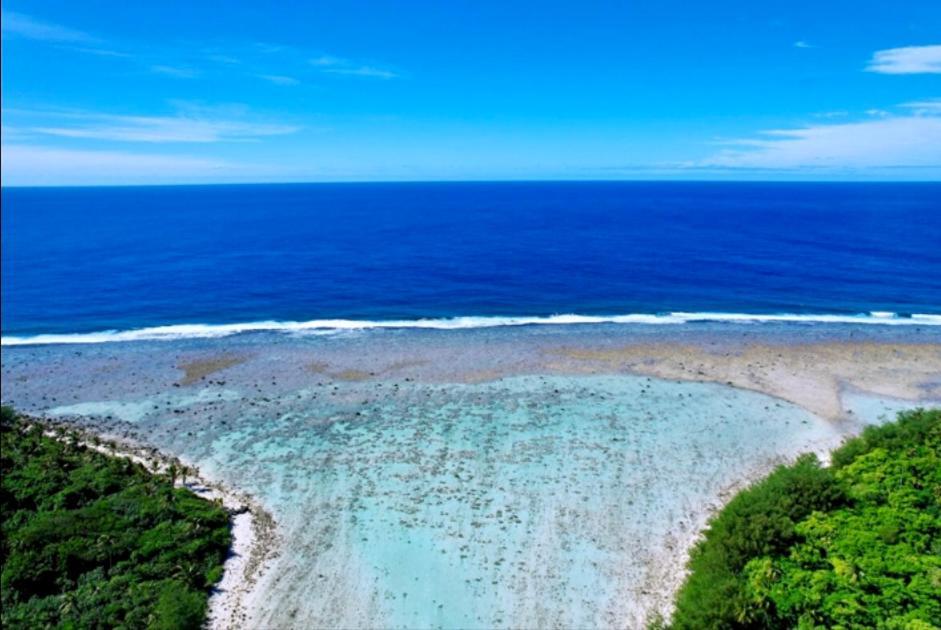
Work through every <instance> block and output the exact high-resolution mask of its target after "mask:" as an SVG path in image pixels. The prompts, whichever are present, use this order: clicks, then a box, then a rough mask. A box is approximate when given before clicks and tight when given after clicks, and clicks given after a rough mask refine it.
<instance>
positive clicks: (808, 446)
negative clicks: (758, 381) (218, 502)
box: [54, 376, 840, 627]
mask: <svg viewBox="0 0 941 630" xmlns="http://www.w3.org/2000/svg"><path fill="white" fill-rule="evenodd" d="M383 385H384V387H381V388H377V387H376V383H374V382H373V383H369V384H368V386H367V385H366V384H363V383H342V384H330V385H324V386H321V387H320V388H313V389H310V388H308V389H303V390H298V391H295V392H291V393H288V394H284V395H282V396H279V397H277V398H269V399H268V401H267V402H265V403H264V404H262V405H260V406H256V409H255V410H253V411H249V412H247V413H246V412H245V411H243V410H241V409H242V407H243V406H240V404H239V401H238V400H237V399H236V398H235V396H234V392H233V390H231V389H228V388H222V387H216V388H211V387H210V388H205V389H203V390H201V392H199V394H198V395H197V396H195V397H194V396H193V395H192V394H189V393H185V394H184V393H180V394H178V395H177V400H176V401H170V404H169V405H167V402H168V400H167V398H166V397H165V396H164V397H159V398H157V399H152V400H139V401H134V403H132V405H131V408H132V409H134V410H135V411H136V410H138V409H141V408H147V407H150V408H153V407H154V406H156V407H157V409H156V411H154V413H153V414H149V415H145V416H143V417H140V416H137V415H136V414H133V415H132V416H126V417H127V418H129V419H130V418H133V420H134V421H135V422H136V423H137V424H138V425H139V428H140V429H141V430H142V431H143V432H144V433H146V434H147V435H149V436H150V437H151V438H152V441H154V442H155V443H156V444H157V445H158V446H160V447H162V448H165V449H167V450H168V451H170V452H173V453H177V454H179V455H182V456H183V457H185V458H186V459H188V460H191V461H193V462H195V463H196V464H197V465H199V466H200V468H201V469H202V470H204V471H205V472H207V473H209V474H210V475H211V476H214V477H218V478H221V479H224V480H226V481H227V482H229V483H231V484H233V485H235V486H237V487H240V488H243V489H246V490H248V491H250V492H252V493H253V494H255V495H256V496H258V497H259V498H260V499H261V500H262V502H263V503H264V504H265V505H266V506H267V507H268V508H269V509H270V510H271V511H272V512H273V513H274V515H275V518H276V519H277V520H278V522H279V525H280V526H281V534H282V536H283V539H284V543H285V544H284V549H283V552H282V554H281V556H280V558H279V559H278V560H277V561H276V564H275V566H274V567H273V568H272V570H271V571H270V572H269V573H268V574H267V576H266V578H265V580H264V581H263V583H262V586H261V589H260V590H259V592H258V594H257V600H256V602H257V603H258V612H259V615H258V617H257V619H255V622H256V623H258V624H261V625H266V626H284V625H290V624H302V625H308V626H325V625H329V626H337V625H339V626H343V627H374V626H376V625H382V626H395V627H405V626H408V627H416V626H418V627H429V626H434V627H494V626H519V625H524V624H525V625H529V624H535V625H539V626H557V627H563V626H564V627H573V626H577V627H584V626H598V625H604V626H610V625H618V622H619V620H621V621H623V620H630V619H635V620H637V621H639V618H640V616H641V615H642V614H643V613H644V612H645V611H646V610H647V609H648V608H650V607H651V606H653V605H654V604H655V601H656V600H657V599H658V597H657V595H658V593H659V592H661V591H662V590H663V588H664V586H665V585H669V584H672V583H673V582H675V579H676V577H675V575H673V574H672V571H670V570H673V571H675V569H676V563H675V562H671V561H669V559H670V558H671V556H673V555H676V554H679V553H682V551H681V550H682V549H683V546H684V541H686V540H688V538H689V537H690V536H692V535H693V534H694V533H695V532H696V531H697V530H698V529H699V528H700V527H701V525H702V518H701V506H702V505H703V504H716V503H718V502H719V501H720V500H721V499H720V497H721V495H722V493H723V492H727V491H729V490H730V489H731V488H732V487H734V486H735V485H736V484H737V483H738V482H739V481H740V480H741V479H742V478H743V476H746V475H747V474H749V473H752V474H753V473H754V472H755V471H758V470H763V469H766V468H768V467H769V466H771V465H772V463H774V462H776V461H779V460H781V459H782V458H786V457H790V456H793V455H794V454H796V453H798V452H801V451H805V450H820V449H822V448H826V447H828V446H832V445H834V444H836V443H837V442H838V441H839V439H840V430H839V429H838V428H837V427H835V426H833V425H832V424H830V423H827V422H824V421H820V420H818V419H816V418H815V417H813V416H812V415H810V414H808V413H806V412H805V411H803V410H801V409H799V408H797V407H794V406H792V405H788V404H785V403H780V402H778V401H775V400H773V399H770V398H768V397H766V396H763V395H760V394H755V393H751V392H742V391H738V390H734V389H732V388H727V387H723V386H719V385H709V384H696V383H673V382H666V381H658V380H655V379H649V378H644V377H635V376H577V377H560V376H553V377H538V376H518V377H511V378H505V379H502V380H499V381H496V382H490V383H482V384H461V385H454V384H451V385H441V384H427V383H422V384H419V383H411V382H409V383H402V384H399V383H384V384H383ZM376 389H383V390H384V391H383V394H382V395H381V396H378V397H377V396H376V395H375V390H376ZM318 390H319V391H318ZM194 398H195V399H196V401H195V402H194ZM243 402H244V401H243ZM128 404H129V403H127V402H121V403H115V405H114V409H109V408H108V407H107V405H106V404H104V403H99V404H98V405H97V406H91V407H89V405H88V403H82V404H79V405H76V406H66V407H61V408H57V409H55V410H54V412H55V413H58V414H76V413H88V412H93V413H98V414H101V413H103V412H111V413H115V414H119V413H121V412H122V411H123V410H124V409H126V408H128ZM208 406H211V407H212V408H214V410H215V413H214V414H213V417H214V419H215V420H214V421H212V422H204V421H200V420H199V419H198V417H197V416H198V415H200V413H201V412H205V411H206V407H208ZM168 412H169V414H168ZM223 421H224V424H223ZM674 550H675V552H674ZM665 561H666V564H664V562H665Z"/></svg>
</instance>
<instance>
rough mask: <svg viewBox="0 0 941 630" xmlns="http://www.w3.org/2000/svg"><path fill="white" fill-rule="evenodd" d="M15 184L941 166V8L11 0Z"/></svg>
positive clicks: (791, 175) (831, 173) (876, 174)
mask: <svg viewBox="0 0 941 630" xmlns="http://www.w3.org/2000/svg"><path fill="white" fill-rule="evenodd" d="M2 26H3V51H2V52H3V57H2V60H3V61H2V62H3V68H2V70H3V73H2V91H3V111H2V126H3V138H2V174H3V184H4V185H62V184H136V183H196V182H248V181H359V180H441V179H619V178H631V179H654V178H677V179H941V2H937V1H936V0H910V1H906V0H903V1H900V2H895V3H887V2H884V1H883V0H879V1H875V0H856V1H853V2H843V1H836V0H831V1H827V2H819V1H815V2H806V1H802V0H795V1H791V2H754V1H753V0H752V1H747V2H713V3H694V2H689V1H688V0H683V1H672V0H663V1H658V2H586V1H580V2H566V3H561V2H558V3H555V2H514V3H506V2H452V1H449V2H440V1H436V2H419V1H417V0H410V1H409V2H355V1H346V2H296V3H295V2H281V3H268V4H267V6H265V4H264V3H260V2H239V1H237V0H231V1H229V2H226V3H213V2H174V1H163V2H146V3H137V2H96V1H93V0H89V1H86V2H49V1H43V0H30V1H28V2H26V1H23V0H9V1H5V2H4V3H3V16H2Z"/></svg>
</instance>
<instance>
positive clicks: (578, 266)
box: [2, 182, 941, 345]
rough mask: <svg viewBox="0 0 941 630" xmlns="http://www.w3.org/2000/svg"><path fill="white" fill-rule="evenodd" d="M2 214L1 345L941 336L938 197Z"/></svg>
mask: <svg viewBox="0 0 941 630" xmlns="http://www.w3.org/2000/svg"><path fill="white" fill-rule="evenodd" d="M2 208H3V223H2V232H3V260H2V263H3V265H2V283H3V292H2V336H3V343H4V344H5V345H9V344H17V343H30V342H34V341H45V342H57V341H58V342H91V341H107V340H119V339H148V338H165V337H169V338H180V337H189V336H195V337H198V336H219V335H226V334H231V333H237V332H244V331H251V330H280V331H289V332H290V331H293V332H296V331H312V332H317V331H325V332H329V331H332V330H339V329H349V328H368V327H377V326H391V327H396V328H402V327H405V328H407V327H421V326H424V327H432V328H465V327H470V328H476V327H482V326H500V325H507V324H516V325H522V324H538V323H555V324H571V323H593V322H594V323H597V322H613V323H641V324H643V323H650V324H669V323H689V322H697V321H722V320H732V321H756V320H757V321H768V320H769V319H770V320H771V321H774V320H775V319H783V320H785V321H790V320H795V321H817V320H820V321H830V322H831V323H832V322H842V321H846V322H848V323H852V322H869V321H873V322H876V323H896V324H938V323H941V317H939V316H941V247H939V244H941V184H938V183H694V182H659V183H653V182H561V183H560V182H519V183H376V184H296V185H226V186H172V187H112V188H104V187H102V188H4V189H3V190H2ZM102 333H104V334H102ZM39 335H42V337H39V338H36V336H39Z"/></svg>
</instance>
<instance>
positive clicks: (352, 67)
mask: <svg viewBox="0 0 941 630" xmlns="http://www.w3.org/2000/svg"><path fill="white" fill-rule="evenodd" d="M308 62H309V63H310V65H312V66H316V67H318V68H320V71H321V72H326V73H328V74H344V75H349V76H358V77H371V78H375V79H396V78H398V77H399V74H398V73H397V72H393V71H392V70H388V69H385V68H378V67H376V66H370V65H365V64H361V63H358V62H355V61H352V60H350V59H344V58H342V57H333V56H330V55H323V56H320V57H316V58H314V59H310V60H309V61H308Z"/></svg>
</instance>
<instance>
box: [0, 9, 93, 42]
mask: <svg viewBox="0 0 941 630" xmlns="http://www.w3.org/2000/svg"><path fill="white" fill-rule="evenodd" d="M0 19H2V23H3V29H2V30H3V35H5V36H14V37H24V38H26V39H35V40H39V41H43V42H54V43H60V44H94V43H97V42H99V41H100V40H99V39H98V38H97V37H94V36H92V35H89V34H88V33H85V32H83V31H78V30H75V29H72V28H68V27H65V26H61V25H59V24H53V23H51V22H43V21H42V20H37V19H35V18H33V17H30V16H28V15H25V14H23V13H15V12H13V11H0Z"/></svg>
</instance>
